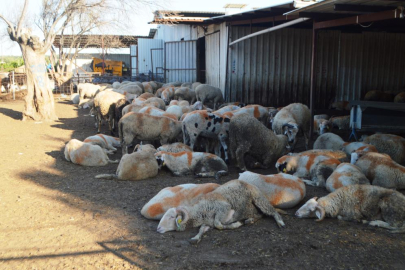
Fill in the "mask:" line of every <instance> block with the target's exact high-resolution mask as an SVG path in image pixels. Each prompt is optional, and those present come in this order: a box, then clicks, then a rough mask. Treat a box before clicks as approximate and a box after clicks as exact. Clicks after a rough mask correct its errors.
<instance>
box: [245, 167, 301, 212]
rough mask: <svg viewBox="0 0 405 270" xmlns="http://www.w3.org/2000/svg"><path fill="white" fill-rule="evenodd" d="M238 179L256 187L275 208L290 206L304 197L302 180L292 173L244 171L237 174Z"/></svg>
mask: <svg viewBox="0 0 405 270" xmlns="http://www.w3.org/2000/svg"><path fill="white" fill-rule="evenodd" d="M238 180H241V181H243V182H246V183H248V184H251V185H254V186H256V187H258V188H259V190H260V191H261V192H262V193H263V194H264V195H265V196H266V198H267V200H268V201H269V202H270V204H271V205H273V206H274V207H277V208H281V209H286V208H292V207H294V206H296V205H297V204H298V203H299V202H300V201H301V200H302V199H304V197H305V192H306V189H305V184H304V182H303V181H302V180H301V179H300V178H298V177H295V176H293V175H289V174H285V173H279V174H273V175H261V174H257V173H253V172H244V173H241V174H239V178H238Z"/></svg>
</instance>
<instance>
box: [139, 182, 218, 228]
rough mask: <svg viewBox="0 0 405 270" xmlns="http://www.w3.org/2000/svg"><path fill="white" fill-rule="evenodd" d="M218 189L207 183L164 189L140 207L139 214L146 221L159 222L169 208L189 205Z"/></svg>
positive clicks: (213, 184) (214, 185)
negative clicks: (146, 219)
mask: <svg viewBox="0 0 405 270" xmlns="http://www.w3.org/2000/svg"><path fill="white" fill-rule="evenodd" d="M218 187H219V185H218V184H215V183H207V184H182V185H178V186H174V187H167V188H164V189H162V190H161V191H159V193H158V194H156V195H155V196H154V197H153V198H152V199H150V200H149V202H147V203H146V204H145V205H144V206H143V207H142V210H141V214H142V216H144V217H145V218H148V219H154V220H160V219H161V218H162V217H163V215H164V214H165V213H166V211H167V210H169V209H170V208H173V207H177V206H180V205H182V206H187V205H191V204H192V203H193V202H196V201H198V199H199V198H200V197H201V196H203V195H204V194H207V193H209V192H211V191H213V190H215V189H216V188H218Z"/></svg>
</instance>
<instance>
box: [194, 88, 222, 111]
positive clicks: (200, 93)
mask: <svg viewBox="0 0 405 270" xmlns="http://www.w3.org/2000/svg"><path fill="white" fill-rule="evenodd" d="M195 95H196V98H197V100H198V101H201V103H202V104H203V105H204V104H205V103H206V102H212V103H214V110H215V109H216V108H217V107H218V106H219V105H220V104H222V103H224V97H223V95H222V91H221V89H219V88H217V87H214V86H211V85H208V84H201V85H199V86H197V88H196V89H195Z"/></svg>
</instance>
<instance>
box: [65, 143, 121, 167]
mask: <svg viewBox="0 0 405 270" xmlns="http://www.w3.org/2000/svg"><path fill="white" fill-rule="evenodd" d="M107 153H110V152H109V151H107V150H105V149H103V148H101V147H100V146H98V145H94V144H90V143H84V142H81V141H79V140H76V139H72V140H70V141H69V142H68V143H67V144H66V146H65V151H64V154H65V159H66V160H67V161H70V162H72V163H74V164H78V165H82V166H104V165H107V164H108V163H118V161H117V160H116V161H113V160H110V159H109V158H108V156H107Z"/></svg>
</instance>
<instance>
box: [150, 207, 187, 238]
mask: <svg viewBox="0 0 405 270" xmlns="http://www.w3.org/2000/svg"><path fill="white" fill-rule="evenodd" d="M188 220H189V214H188V210H187V209H186V208H185V207H181V206H180V207H177V208H174V207H173V208H170V209H169V210H167V211H166V213H165V214H164V215H163V217H162V219H161V220H160V222H159V225H158V227H157V232H158V233H165V232H170V231H184V230H185V229H186V224H187V221H188Z"/></svg>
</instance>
